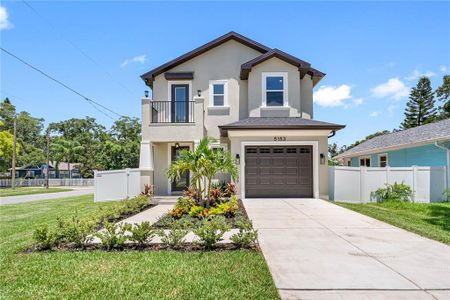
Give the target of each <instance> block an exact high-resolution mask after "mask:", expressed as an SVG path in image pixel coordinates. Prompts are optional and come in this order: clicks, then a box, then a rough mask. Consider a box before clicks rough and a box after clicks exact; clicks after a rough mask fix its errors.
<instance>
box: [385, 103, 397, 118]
mask: <svg viewBox="0 0 450 300" xmlns="http://www.w3.org/2000/svg"><path fill="white" fill-rule="evenodd" d="M399 107H400V105H397V104H391V105H389V106H388V108H387V111H388V114H389V116H390V117H392V116H393V115H394V111H395V110H396V109H397V108H399Z"/></svg>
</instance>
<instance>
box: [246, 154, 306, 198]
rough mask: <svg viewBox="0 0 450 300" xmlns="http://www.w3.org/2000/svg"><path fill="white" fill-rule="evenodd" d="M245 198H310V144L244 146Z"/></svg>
mask: <svg viewBox="0 0 450 300" xmlns="http://www.w3.org/2000/svg"><path fill="white" fill-rule="evenodd" d="M245 196H246V197H247V198H278V197H283V198H289V197H290V198H295V197H299V198H311V197H312V196H313V177H312V146H281V147H280V146H247V147H245Z"/></svg>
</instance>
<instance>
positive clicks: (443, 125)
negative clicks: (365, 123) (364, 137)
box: [334, 119, 450, 158]
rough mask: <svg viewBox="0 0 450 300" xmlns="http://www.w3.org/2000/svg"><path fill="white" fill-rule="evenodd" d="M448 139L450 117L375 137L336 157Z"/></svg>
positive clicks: (449, 134)
mask: <svg viewBox="0 0 450 300" xmlns="http://www.w3.org/2000/svg"><path fill="white" fill-rule="evenodd" d="M447 140H450V119H447V120H443V121H439V122H435V123H431V124H426V125H422V126H419V127H415V128H411V129H406V130H402V131H397V132H393V133H389V134H385V135H381V136H377V137H374V138H372V139H370V140H368V141H365V142H363V143H361V144H359V145H358V146H355V147H353V148H351V149H350V150H347V151H345V152H344V153H341V154H339V155H337V156H335V157H334V158H344V157H349V156H356V155H361V154H369V153H374V152H379V151H383V150H385V149H389V148H397V147H398V148H402V147H408V146H410V145H414V144H420V143H426V142H430V143H432V142H435V141H447Z"/></svg>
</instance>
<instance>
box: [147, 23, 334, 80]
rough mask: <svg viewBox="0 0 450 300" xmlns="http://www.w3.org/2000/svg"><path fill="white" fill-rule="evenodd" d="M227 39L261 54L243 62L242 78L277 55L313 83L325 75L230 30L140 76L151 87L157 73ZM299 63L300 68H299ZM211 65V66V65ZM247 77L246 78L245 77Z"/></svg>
mask: <svg viewBox="0 0 450 300" xmlns="http://www.w3.org/2000/svg"><path fill="white" fill-rule="evenodd" d="M229 40H234V41H236V42H239V43H241V44H243V45H246V46H247V47H250V48H253V49H255V50H256V51H258V52H260V53H261V56H258V57H256V58H255V59H254V60H251V61H249V62H247V63H244V64H243V65H242V66H243V67H244V69H243V70H242V71H241V77H242V79H244V78H245V77H246V76H248V73H249V72H250V70H251V68H252V66H253V65H254V64H258V63H260V62H262V61H264V60H266V59H268V58H271V57H273V56H275V57H278V58H280V59H283V60H285V61H287V62H289V63H291V64H295V65H298V66H299V70H300V69H301V71H302V72H301V73H302V75H303V74H309V75H311V76H312V77H313V78H314V84H317V83H318V82H319V81H320V79H322V78H323V77H324V76H325V73H322V72H320V71H318V70H316V69H313V68H311V64H309V63H308V62H305V61H303V60H301V59H299V58H296V57H294V56H292V55H290V54H287V53H285V52H283V51H281V50H278V49H272V48H270V47H267V46H265V45H263V44H260V43H258V42H256V41H254V40H252V39H249V38H248V37H245V36H243V35H241V34H239V33H237V32H234V31H230V32H228V33H227V34H224V35H222V36H220V37H218V38H216V39H214V40H212V41H210V42H208V43H206V44H204V45H202V46H200V47H198V48H195V49H194V50H192V51H189V52H187V53H185V54H183V55H181V56H179V57H177V58H175V59H173V60H171V61H169V62H167V63H165V64H163V65H161V66H159V67H157V68H154V69H153V70H150V71H148V72H146V73H145V74H142V75H141V78H142V79H143V80H144V81H145V84H147V85H148V86H150V87H153V81H154V80H155V77H156V76H158V75H159V74H162V73H165V72H167V71H169V70H170V69H173V68H174V67H176V66H178V65H180V64H182V63H184V62H186V61H188V60H190V59H192V58H194V57H196V56H198V55H200V54H203V53H205V52H207V51H209V50H211V49H213V48H215V47H217V46H219V45H222V44H223V43H225V42H228V41H229ZM300 65H301V68H300ZM212 67H213V66H212ZM245 79H247V78H245Z"/></svg>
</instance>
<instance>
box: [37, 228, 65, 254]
mask: <svg viewBox="0 0 450 300" xmlns="http://www.w3.org/2000/svg"><path fill="white" fill-rule="evenodd" d="M33 239H34V240H35V241H36V246H37V248H38V249H40V250H49V249H51V248H52V247H54V246H56V245H57V244H58V243H59V239H58V237H57V235H56V233H55V232H53V231H51V230H50V229H49V227H48V225H47V224H45V225H41V226H39V227H38V228H36V229H35V230H34V232H33Z"/></svg>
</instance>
